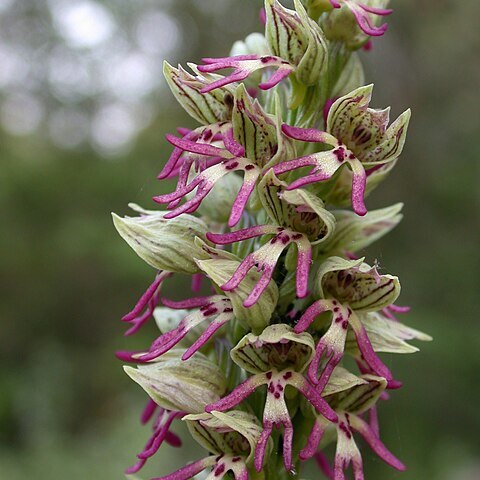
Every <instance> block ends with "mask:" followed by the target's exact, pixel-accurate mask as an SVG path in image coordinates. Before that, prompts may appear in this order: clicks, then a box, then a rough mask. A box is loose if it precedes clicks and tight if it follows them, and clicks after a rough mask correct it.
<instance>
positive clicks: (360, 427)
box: [350, 415, 406, 471]
mask: <svg viewBox="0 0 480 480" xmlns="http://www.w3.org/2000/svg"><path fill="white" fill-rule="evenodd" d="M350 425H351V426H352V428H353V429H354V430H356V431H357V432H358V433H360V435H361V436H362V437H363V438H364V439H365V441H366V442H367V443H368V445H370V448H371V449H372V450H373V451H374V452H375V453H376V454H377V455H378V456H379V457H380V458H381V459H382V460H383V461H384V462H385V463H387V464H388V465H390V466H391V467H393V468H395V469H397V470H400V471H404V470H406V467H405V465H404V464H403V463H402V462H401V461H400V460H399V459H398V458H397V457H396V456H395V455H393V453H391V452H390V451H389V450H388V449H387V447H386V446H385V445H384V444H383V443H382V441H381V440H380V439H379V438H378V436H377V435H376V434H375V432H374V430H373V429H372V428H371V427H370V426H369V425H368V423H366V422H365V421H364V420H362V419H361V418H360V417H358V416H356V415H352V416H351V418H350Z"/></svg>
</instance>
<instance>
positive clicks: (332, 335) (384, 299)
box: [295, 257, 400, 391]
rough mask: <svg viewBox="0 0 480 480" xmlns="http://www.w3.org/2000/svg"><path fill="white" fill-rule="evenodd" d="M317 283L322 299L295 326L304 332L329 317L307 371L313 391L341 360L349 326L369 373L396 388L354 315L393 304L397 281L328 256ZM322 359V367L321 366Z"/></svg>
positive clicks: (353, 262)
mask: <svg viewBox="0 0 480 480" xmlns="http://www.w3.org/2000/svg"><path fill="white" fill-rule="evenodd" d="M316 281H317V286H318V291H319V295H320V297H322V298H321V299H319V300H317V301H315V302H314V303H313V304H312V305H310V307H308V308H307V310H306V311H305V313H304V314H303V315H302V317H301V318H300V320H299V321H298V323H297V324H296V326H295V331H296V332H303V331H305V330H306V329H307V328H308V327H309V326H310V325H311V324H312V323H313V322H314V320H315V319H316V318H317V317H318V316H319V315H320V314H322V313H324V312H331V314H332V320H331V324H330V327H329V328H328V330H327V331H326V333H325V334H324V335H323V336H322V337H321V338H320V340H319V341H318V343H317V347H316V351H315V356H314V358H313V360H312V362H311V364H310V366H309V369H308V375H309V378H310V380H311V381H312V382H314V383H315V384H316V388H317V389H318V390H319V391H322V390H323V388H324V387H325V386H326V384H327V382H328V380H329V378H330V376H331V375H332V372H333V370H334V368H335V367H336V366H337V365H338V363H339V362H340V360H341V359H342V357H343V354H344V349H345V342H346V339H347V331H348V327H349V326H350V327H351V328H352V330H353V332H354V334H355V338H356V342H357V345H358V348H359V350H360V352H361V354H362V358H363V359H364V360H365V362H366V363H367V364H368V365H369V366H370V368H371V370H372V371H373V372H375V373H376V374H377V375H380V376H382V377H385V378H386V379H387V380H388V381H389V382H390V387H391V388H394V387H397V388H398V383H396V382H395V381H394V380H393V376H392V374H391V372H390V370H389V369H388V368H387V367H386V366H385V365H384V364H383V363H382V362H381V361H380V359H379V358H378V356H377V355H376V353H375V351H374V349H373V347H372V344H371V342H370V340H369V338H368V334H367V331H366V329H365V326H364V325H363V324H362V322H361V321H360V318H359V316H358V315H357V312H372V311H373V312H375V311H378V310H382V309H383V308H385V307H387V306H389V305H391V304H393V302H394V301H395V299H396V298H397V297H398V295H399V293H400V285H399V283H398V279H397V278H396V277H393V276H391V275H380V274H379V273H378V272H377V270H376V268H375V267H374V268H371V267H370V266H369V265H367V264H365V263H363V259H359V260H350V261H349V260H343V259H341V258H339V257H331V258H329V259H328V260H327V261H325V262H324V264H323V265H322V266H321V267H320V270H319V272H318V274H317V280H316ZM322 360H324V361H325V365H321V363H322ZM320 366H321V372H320V376H319V377H318V378H317V376H318V370H319V367H320Z"/></svg>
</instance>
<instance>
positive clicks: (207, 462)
mask: <svg viewBox="0 0 480 480" xmlns="http://www.w3.org/2000/svg"><path fill="white" fill-rule="evenodd" d="M216 458H217V457H216V456H215V455H212V456H211V457H207V458H203V459H202V460H197V461H196V462H193V463H190V464H188V465H186V466H185V467H183V468H180V470H177V471H176V472H173V473H170V474H169V475H165V476H163V477H155V478H152V480H188V479H189V478H192V477H194V476H195V475H198V474H199V473H200V472H202V471H203V470H205V469H206V468H208V467H213V466H214V465H215V464H216V463H217V461H216Z"/></svg>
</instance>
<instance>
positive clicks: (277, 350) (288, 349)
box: [206, 325, 337, 472]
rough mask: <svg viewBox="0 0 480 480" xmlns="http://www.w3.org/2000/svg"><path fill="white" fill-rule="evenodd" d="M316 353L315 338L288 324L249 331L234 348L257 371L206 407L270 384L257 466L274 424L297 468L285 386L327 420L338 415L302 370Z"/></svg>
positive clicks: (226, 404) (221, 407) (225, 406)
mask: <svg viewBox="0 0 480 480" xmlns="http://www.w3.org/2000/svg"><path fill="white" fill-rule="evenodd" d="M312 355H313V340H312V338H311V337H310V336H309V335H308V334H300V335H297V334H295V333H293V332H292V330H291V329H290V328H289V327H287V326H286V325H272V326H270V327H268V328H266V329H265V330H264V332H263V333H262V334H261V335H260V336H255V335H252V334H248V335H247V336H246V337H244V338H243V339H242V340H241V341H240V342H239V344H238V345H237V346H236V347H235V348H234V349H233V350H232V358H233V360H234V361H235V362H236V363H237V364H238V365H240V366H241V367H242V368H244V369H245V370H246V371H247V372H250V373H253V374H254V375H253V376H251V377H249V378H248V379H247V380H245V382H243V383H242V384H240V385H239V386H238V387H236V388H235V389H234V390H233V391H232V392H231V393H230V394H229V395H227V396H225V397H223V398H222V399H221V400H219V401H217V402H215V403H213V404H210V405H208V406H207V407H206V411H207V412H212V411H215V410H216V411H225V410H229V409H231V408H234V407H236V406H237V405H238V404H240V403H241V402H242V401H243V400H245V399H246V398H248V397H249V396H250V395H251V394H252V393H253V392H254V391H255V390H257V389H258V388H259V387H261V386H262V385H267V398H266V401H265V407H264V413H263V431H262V433H261V435H260V437H259V440H258V443H257V448H256V451H255V468H256V470H257V471H258V472H260V471H261V470H262V467H263V462H264V457H265V450H266V447H267V442H268V439H269V438H270V435H271V433H272V430H273V427H274V426H275V427H277V428H278V427H279V426H283V428H284V433H283V436H284V438H283V461H284V464H285V469H286V470H287V471H292V470H293V460H292V444H293V443H292V442H293V425H292V422H291V419H290V414H289V411H288V408H287V404H286V403H285V390H286V388H287V387H290V386H291V387H294V388H295V389H296V390H298V391H299V392H300V393H301V394H302V395H303V396H304V397H305V398H306V399H307V400H308V402H309V403H310V404H311V405H312V406H313V407H314V408H315V409H316V410H317V411H318V412H319V413H320V414H321V415H322V416H323V417H325V418H326V419H327V420H329V421H332V422H335V421H336V420H337V415H336V414H335V413H334V412H333V411H332V410H331V409H330V407H328V405H327V404H326V402H325V401H324V400H323V399H322V398H321V396H320V395H318V393H317V392H316V390H315V388H313V386H312V385H311V384H310V383H309V382H308V380H307V379H306V378H305V377H304V376H303V375H302V374H301V372H302V370H303V369H304V368H305V366H306V365H307V364H308V362H309V361H310V359H311V356H312Z"/></svg>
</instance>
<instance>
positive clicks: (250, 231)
mask: <svg viewBox="0 0 480 480" xmlns="http://www.w3.org/2000/svg"><path fill="white" fill-rule="evenodd" d="M272 228H273V230H272ZM276 231H277V228H276V227H272V226H271V225H256V226H254V227H248V228H243V229H242V230H236V231H235V232H230V233H210V232H209V233H207V238H208V240H210V241H211V242H213V243H215V244H217V245H228V244H230V243H235V242H241V241H242V240H248V239H250V238H255V237H259V236H260V235H267V234H269V233H276Z"/></svg>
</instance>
